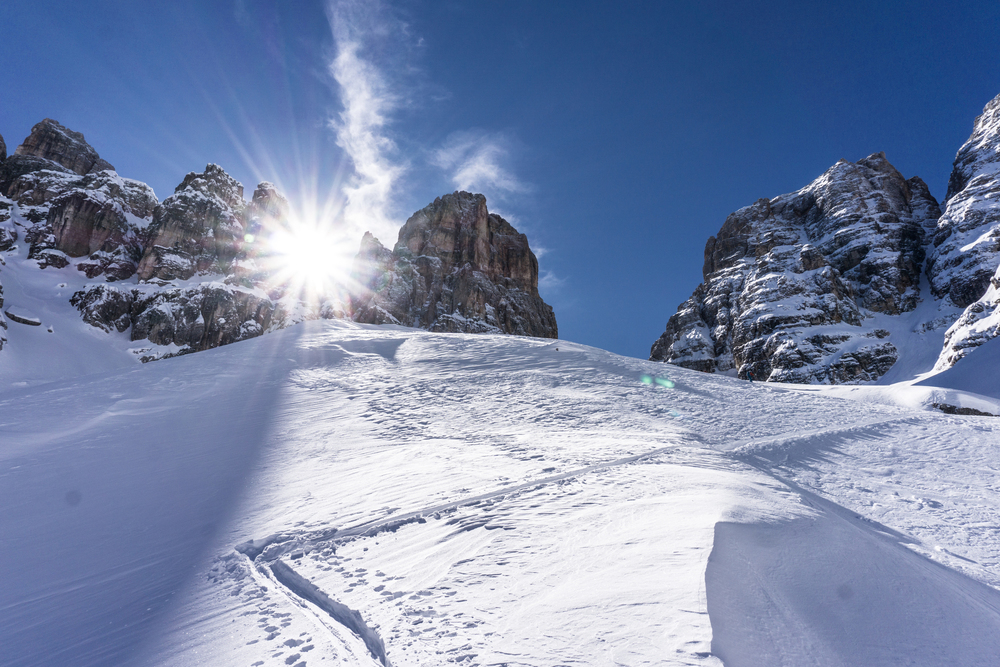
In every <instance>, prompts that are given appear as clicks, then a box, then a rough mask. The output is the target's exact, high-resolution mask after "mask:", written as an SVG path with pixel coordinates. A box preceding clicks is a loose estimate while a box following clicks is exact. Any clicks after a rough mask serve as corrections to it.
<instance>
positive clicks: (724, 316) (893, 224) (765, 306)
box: [650, 153, 940, 383]
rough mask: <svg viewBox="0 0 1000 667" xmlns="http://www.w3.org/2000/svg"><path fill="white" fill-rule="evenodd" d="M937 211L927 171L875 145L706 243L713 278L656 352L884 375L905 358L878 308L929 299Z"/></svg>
mask: <svg viewBox="0 0 1000 667" xmlns="http://www.w3.org/2000/svg"><path fill="white" fill-rule="evenodd" d="M939 215H940V211H939V209H938V204H937V202H936V201H935V199H934V197H933V196H932V195H931V194H930V191H929V190H928V189H927V186H926V185H925V184H924V182H923V181H921V180H920V179H919V178H916V177H913V178H910V179H905V178H903V176H902V175H901V174H900V173H899V172H898V171H897V170H896V169H895V168H894V167H893V166H892V165H891V164H890V163H889V162H888V160H887V159H886V157H885V154H883V153H876V154H874V155H871V156H869V157H867V158H865V159H863V160H860V161H858V162H857V163H852V162H847V161H846V160H841V161H840V162H838V163H837V164H835V165H834V166H833V167H831V168H830V169H829V170H827V172H826V173H824V174H823V175H822V176H820V177H819V178H817V179H816V180H815V181H813V182H812V183H810V184H809V185H808V186H806V187H805V188H803V189H801V190H799V191H797V192H793V193H791V194H787V195H782V196H780V197H776V198H774V199H770V200H768V199H760V200H758V201H757V202H756V203H755V204H753V205H752V206H748V207H745V208H743V209H740V210H739V211H737V212H735V213H733V214H732V215H730V216H729V217H728V218H727V219H726V222H725V224H724V225H723V226H722V229H721V230H720V231H719V234H718V235H717V236H714V237H711V238H710V239H709V240H708V243H707V244H706V246H705V265H704V269H703V273H704V278H705V281H704V282H703V283H702V284H701V285H699V286H698V288H697V289H696V290H695V292H694V294H693V295H692V296H691V298H690V299H688V300H687V301H686V302H685V303H683V304H681V306H680V307H679V308H678V312H677V313H676V314H675V315H673V316H672V317H671V318H670V320H669V322H668V323H667V327H666V331H665V332H664V334H663V335H662V336H660V338H659V340H657V341H656V343H654V345H653V347H652V350H651V354H650V359H652V360H658V361H666V362H670V363H674V364H678V365H680V366H685V367H687V368H693V369H696V370H701V371H706V372H727V371H729V372H738V373H739V375H740V376H741V377H746V376H747V374H748V372H749V373H752V374H753V376H754V377H756V378H759V379H768V380H775V381H782V382H806V383H809V382H823V383H830V382H832V383H845V382H864V381H870V380H874V379H877V378H878V377H880V376H881V375H883V374H884V373H885V372H886V371H887V370H888V369H889V368H890V367H891V366H892V365H893V363H894V362H895V361H896V359H897V356H898V351H897V349H896V347H895V346H894V345H893V343H892V342H891V341H890V340H886V337H887V336H888V335H889V332H888V331H885V330H884V329H882V328H880V327H879V326H878V325H877V324H876V322H875V321H874V318H873V317H872V315H874V314H876V313H880V314H887V315H898V314H900V313H904V312H909V311H912V310H914V308H916V305H917V303H918V301H919V299H920V297H921V294H920V288H919V281H920V267H921V263H922V261H923V259H924V249H923V244H924V238H925V235H926V234H927V233H928V231H929V230H932V229H933V227H934V223H935V221H936V220H937V218H938V216H939Z"/></svg>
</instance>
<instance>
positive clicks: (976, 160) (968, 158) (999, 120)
mask: <svg viewBox="0 0 1000 667" xmlns="http://www.w3.org/2000/svg"><path fill="white" fill-rule="evenodd" d="M997 135H1000V95H997V96H996V97H994V98H993V99H992V100H990V102H989V103H988V104H987V105H986V107H985V108H984V109H983V112H982V113H981V114H979V116H977V117H976V120H975V122H974V123H973V125H972V136H970V137H969V139H968V140H967V141H966V142H965V143H964V144H962V147H961V148H960V149H958V154H957V155H955V163H954V166H953V168H952V172H951V178H950V179H948V194H947V196H946V197H945V202H948V201H950V200H951V198H952V197H954V196H955V195H957V194H958V193H959V192H961V191H962V190H964V189H965V188H966V186H967V185H968V184H969V181H970V180H972V178H973V177H975V176H976V175H980V174H985V173H995V172H996V171H997V170H1000V144H998V142H997Z"/></svg>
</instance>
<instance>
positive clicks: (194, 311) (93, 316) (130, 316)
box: [70, 282, 282, 358]
mask: <svg viewBox="0 0 1000 667" xmlns="http://www.w3.org/2000/svg"><path fill="white" fill-rule="evenodd" d="M70 303H72V304H73V305H74V306H75V307H76V308H77V309H78V310H79V311H80V313H81V315H82V316H83V319H84V321H85V322H87V323H88V324H90V325H92V326H95V327H98V328H100V329H104V330H105V331H109V332H110V331H115V330H116V331H119V332H125V331H129V329H130V328H131V331H130V335H129V337H130V338H131V340H133V341H141V340H149V341H150V342H151V343H153V344H154V345H160V346H168V347H172V350H169V351H160V352H158V353H155V354H154V355H151V357H150V358H165V357H170V356H176V355H178V354H187V353H190V352H198V351H200V350H207V349H210V348H213V347H218V346H220V345H227V344H229V343H233V342H236V341H240V340H245V339H247V338H252V337H254V336H259V335H261V334H262V333H264V332H265V331H267V330H268V329H269V327H270V326H271V322H272V317H273V316H274V315H275V311H276V310H277V308H276V304H275V303H274V302H272V301H271V299H270V298H268V296H267V295H266V294H264V293H262V292H260V291H259V290H250V289H245V288H241V287H234V286H232V285H226V284H224V283H220V282H210V283H203V284H200V285H196V286H192V287H167V288H158V287H156V286H153V287H152V288H149V287H146V288H143V287H138V288H136V287H133V288H127V287H125V286H111V285H95V286H92V287H90V288H88V289H86V290H81V291H79V292H77V293H75V294H74V295H73V297H72V299H71V300H70ZM278 316H279V317H280V316H282V313H280V312H279V313H278Z"/></svg>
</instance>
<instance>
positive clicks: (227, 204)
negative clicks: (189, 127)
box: [138, 164, 246, 280]
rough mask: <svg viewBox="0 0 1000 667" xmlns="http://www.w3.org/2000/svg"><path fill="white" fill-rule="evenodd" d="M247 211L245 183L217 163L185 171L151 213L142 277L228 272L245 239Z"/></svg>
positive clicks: (177, 277) (171, 277)
mask: <svg viewBox="0 0 1000 667" xmlns="http://www.w3.org/2000/svg"><path fill="white" fill-rule="evenodd" d="M245 212H246V202H245V201H244V200H243V185H242V184H241V183H240V182H238V181H237V180H236V179H234V178H233V177H232V176H230V175H229V174H227V173H226V172H225V171H224V170H223V169H222V168H221V167H219V166H218V165H215V164H209V165H207V166H206V167H205V171H203V172H191V173H189V174H188V175H187V176H185V177H184V180H182V181H181V183H180V185H178V186H177V188H175V190H174V194H172V195H170V196H169V197H167V198H166V199H164V200H163V202H162V203H161V204H160V205H159V206H157V207H156V209H155V210H154V212H153V221H152V224H151V225H150V226H149V230H148V235H149V244H148V246H147V248H146V250H145V253H144V254H143V257H142V260H141V261H140V262H139V267H138V274H139V278H140V280H152V279H158V280H174V279H181V280H187V279H188V278H190V277H191V276H193V275H194V274H195V273H199V272H201V273H226V271H227V270H228V267H229V264H230V263H231V262H232V260H233V258H234V257H235V256H236V254H237V252H238V250H239V248H238V243H239V242H241V241H242V240H243V236H244V229H245V227H246V222H245V220H244V215H245Z"/></svg>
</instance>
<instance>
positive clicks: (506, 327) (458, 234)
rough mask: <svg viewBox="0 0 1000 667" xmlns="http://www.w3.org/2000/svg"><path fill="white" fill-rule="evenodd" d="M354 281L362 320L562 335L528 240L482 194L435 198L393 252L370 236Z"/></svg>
mask: <svg viewBox="0 0 1000 667" xmlns="http://www.w3.org/2000/svg"><path fill="white" fill-rule="evenodd" d="M353 276H354V281H353V285H352V295H351V308H352V312H353V318H354V319H355V320H356V321H358V322H365V323H370V324H387V323H388V324H402V325H404V326H411V327H419V328H424V329H429V330H431V331H452V332H466V333H483V332H490V333H509V334H516V335H521V336H537V337H541V338H557V337H558V328H557V325H556V319H555V314H554V313H553V311H552V307H551V306H549V305H548V304H546V303H545V302H544V301H543V300H542V298H541V297H540V296H539V294H538V260H537V259H536V257H535V255H534V253H533V252H531V248H530V247H529V246H528V239H527V237H526V236H525V235H524V234H520V233H518V232H517V230H516V229H514V228H513V227H512V226H511V225H510V223H508V222H507V221H506V220H504V219H503V218H501V217H500V216H498V215H496V214H495V213H490V212H489V211H488V210H487V208H486V197H484V196H483V195H481V194H470V193H468V192H455V193H454V194H450V195H445V196H443V197H439V198H437V199H435V200H434V202H433V203H431V204H430V205H428V206H427V207H425V208H423V209H421V210H419V211H417V212H416V213H414V214H413V215H412V216H410V218H409V219H408V220H407V221H406V224H404V225H403V227H402V228H401V229H400V230H399V238H398V240H397V242H396V245H395V247H394V248H393V250H392V251H391V252H390V251H388V250H387V249H386V248H384V247H383V246H382V244H381V243H379V242H378V240H377V239H375V238H374V237H373V236H371V235H370V234H366V235H365V237H364V239H363V240H362V245H361V250H360V252H359V254H358V256H357V258H356V260H355V265H354V270H353Z"/></svg>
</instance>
